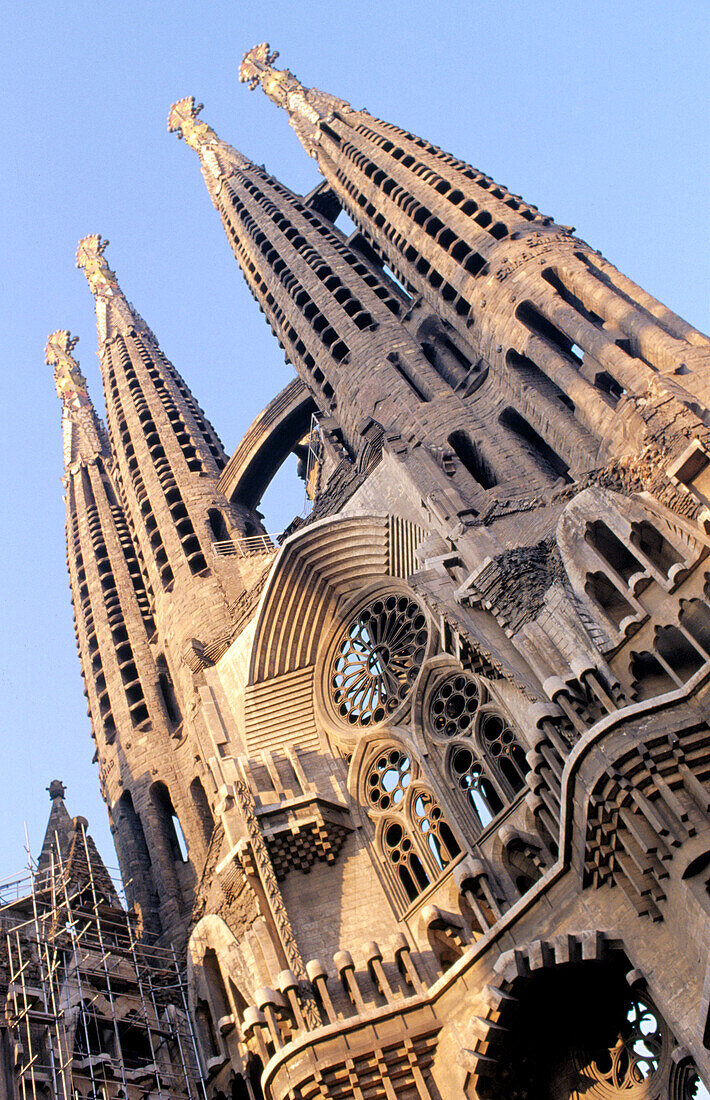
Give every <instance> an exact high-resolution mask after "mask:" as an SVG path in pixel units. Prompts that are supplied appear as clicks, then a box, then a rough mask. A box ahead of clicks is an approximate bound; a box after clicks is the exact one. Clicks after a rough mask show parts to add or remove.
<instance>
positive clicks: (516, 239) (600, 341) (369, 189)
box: [240, 44, 710, 462]
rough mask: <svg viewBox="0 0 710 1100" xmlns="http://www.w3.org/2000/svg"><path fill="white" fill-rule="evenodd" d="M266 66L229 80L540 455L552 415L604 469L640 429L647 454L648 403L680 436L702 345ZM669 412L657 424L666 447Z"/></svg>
mask: <svg viewBox="0 0 710 1100" xmlns="http://www.w3.org/2000/svg"><path fill="white" fill-rule="evenodd" d="M276 56H277V55H276V54H274V53H273V52H271V51H270V49H269V47H268V45H267V44H262V45H260V46H257V47H255V48H254V49H253V50H250V51H249V52H248V53H247V54H246V55H245V58H244V60H243V62H242V66H241V69H240V79H241V80H243V81H246V82H248V83H249V84H250V85H251V86H252V87H255V86H256V85H257V84H260V85H261V87H262V88H263V90H264V91H265V92H266V94H267V95H268V96H269V98H270V99H271V100H272V101H273V102H274V103H276V104H277V105H278V106H280V107H283V108H284V109H285V110H286V111H287V112H288V113H289V118H290V121H291V124H292V126H293V127H294V129H295V130H296V132H297V133H298V135H299V138H300V139H301V141H302V142H303V144H304V146H305V147H306V149H307V151H308V153H309V154H310V155H312V156H315V157H316V159H317V160H318V165H319V167H320V170H321V172H322V173H323V175H324V176H325V178H326V180H327V181H328V184H329V185H330V188H331V189H332V191H333V193H334V195H335V197H336V199H337V200H338V202H339V203H340V204H341V205H342V207H343V208H344V209H345V210H346V211H347V213H348V214H349V215H350V217H351V218H352V220H353V221H354V222H355V224H356V225H357V226H358V228H359V229H360V230H361V232H362V233H363V235H364V236H365V237H366V239H367V240H368V241H369V243H370V244H371V245H372V247H374V249H375V250H376V252H377V253H378V254H379V255H380V256H381V257H382V259H383V260H384V261H385V262H386V263H387V264H388V265H389V266H390V267H391V269H392V270H393V271H394V272H395V274H396V275H397V276H398V278H399V279H400V280H401V281H402V282H403V283H404V285H405V286H406V287H408V288H409V289H410V290H411V292H412V293H413V294H415V295H420V296H421V298H422V299H423V301H425V302H426V303H427V304H428V305H429V306H430V307H431V308H432V309H433V310H434V311H435V312H436V313H437V314H438V315H439V316H440V317H441V318H442V319H443V320H444V321H445V322H446V323H447V324H448V325H450V326H451V328H452V329H453V330H455V331H456V332H457V333H458V334H459V336H460V338H461V340H463V341H465V343H466V345H467V346H468V347H469V349H470V353H471V355H472V356H473V357H481V358H482V359H483V360H484V361H485V362H486V363H487V365H488V367H489V369H490V371H491V372H492V373H493V374H494V375H496V376H497V377H498V379H499V382H500V385H501V386H502V387H505V388H506V389H507V390H508V392H509V393H510V394H511V396H512V397H513V398H514V402H515V406H516V409H517V411H518V415H521V409H522V408H523V407H524V406H526V407H527V411H526V412H525V413H524V414H522V415H524V416H525V419H526V420H528V421H529V426H530V428H532V429H533V430H534V431H535V432H536V433H537V434H538V435H539V436H540V437H541V438H543V439H544V441H545V443H546V444H547V445H549V446H551V447H552V448H553V449H555V450H557V451H560V450H563V449H564V446H565V431H566V420H567V418H566V417H565V415H564V413H563V412H562V411H561V406H562V405H563V404H564V403H566V404H567V405H571V406H572V407H573V409H574V415H575V419H576V420H577V421H578V423H579V424H580V425H581V426H582V427H583V428H584V429H585V430H587V431H589V432H591V433H592V434H593V435H594V436H595V437H596V438H597V439H598V440H599V443H600V455H599V458H600V461H602V462H603V461H605V460H606V459H608V458H613V457H618V456H619V455H620V454H624V453H625V452H626V450H627V448H628V444H629V440H630V439H633V440H635V442H637V443H640V442H641V441H642V440H644V439H648V427H647V424H648V421H649V418H653V419H654V428H653V438H654V442H657V441H658V438H660V437H659V436H658V433H657V431H656V424H658V423H660V421H659V418H658V417H657V416H656V412H655V410H656V407H657V404H658V400H657V397H658V393H659V391H662V392H663V393H664V397H663V401H664V402H665V400H666V398H667V396H668V395H672V396H673V397H674V398H675V399H677V401H678V402H679V403H680V404H682V405H684V406H685V411H684V412H683V414H682V415H683V419H684V421H685V428H684V430H685V431H692V427H691V422H692V420H693V417H694V416H695V409H696V408H697V404H698V400H699V401H700V402H701V404H702V406H703V409H704V410H705V412H704V415H705V416H707V415H708V413H710V386H709V383H708V381H707V379H708V376H709V372H708V364H709V363H710V341H708V338H707V337H705V336H704V335H703V334H702V333H699V332H698V331H697V330H696V329H694V328H693V327H692V326H691V325H689V324H688V323H687V322H685V321H683V320H682V319H681V318H680V317H678V316H677V315H676V314H674V313H672V312H671V310H669V309H667V308H666V307H665V306H664V305H662V303H660V302H658V301H657V300H656V299H654V298H652V297H651V295H649V294H647V293H646V292H645V291H643V290H642V289H641V288H640V287H638V286H636V284H634V283H633V282H632V281H631V280H630V279H628V278H626V277H625V276H624V275H622V274H621V272H619V271H617V269H616V268H614V267H613V266H612V265H611V264H610V263H608V262H607V261H606V260H605V259H604V258H603V257H602V256H600V255H599V253H597V252H595V251H594V250H593V249H591V248H590V247H589V246H588V245H587V244H585V243H584V241H581V240H579V239H578V238H576V237H575V236H574V235H573V233H574V231H573V229H571V228H570V227H569V226H562V225H556V224H555V223H554V221H553V220H552V218H550V217H547V216H544V215H542V214H541V213H540V212H539V210H538V209H537V208H536V207H535V206H533V205H532V204H530V203H527V202H526V201H525V200H524V199H522V198H521V197H520V195H515V194H513V193H511V192H510V191H509V190H508V189H507V188H506V187H505V186H503V185H501V184H498V183H496V182H495V181H494V180H492V179H491V178H490V177H489V176H487V175H485V174H484V173H483V172H480V171H478V170H477V169H475V168H473V167H471V165H469V164H467V163H466V162H464V161H462V160H459V159H457V158H456V157H453V156H451V154H449V153H446V152H445V151H444V150H442V149H440V148H438V147H437V146H436V145H433V144H432V143H430V142H428V141H426V140H425V139H422V138H419V137H417V136H416V135H414V134H411V133H409V132H408V131H406V130H403V129H401V128H399V127H397V126H394V125H392V124H391V123H389V122H383V121H381V120H379V119H377V118H374V117H373V116H372V115H370V114H368V113H367V112H366V111H356V110H353V109H352V108H351V107H349V106H348V105H347V104H342V103H341V102H340V101H334V100H332V98H331V97H324V94H323V93H322V92H318V91H317V90H315V89H305V88H303V86H302V85H301V84H300V83H299V82H298V81H297V80H296V79H295V77H293V76H292V74H291V73H289V72H288V71H279V70H275V69H274V68H273V62H274V60H275V58H276ZM336 102H337V106H336V105H335V104H336ZM659 374H660V375H662V376H664V377H663V378H662V379H661V380H659V377H658V375H659ZM677 374H682V375H683V376H684V377H683V378H682V380H679V379H678V378H675V377H673V376H674V375H677ZM543 392H544V393H545V395H546V396H547V397H549V398H550V399H551V400H552V406H554V404H555V402H556V403H557V406H558V407H557V410H556V411H555V410H554V409H553V407H552V406H551V405H550V404H549V403H548V402H546V401H544V400H541V399H540V397H539V396H535V394H536V393H537V394H538V395H539V394H542V393H543ZM531 397H532V398H533V399H532V401H531V400H530V398H531ZM650 410H651V411H650ZM678 411H679V409H678V406H677V405H676V411H674V412H673V414H671V416H670V419H669V420H666V418H665V417H661V418H660V419H663V420H664V426H663V429H662V431H663V433H664V434H665V431H666V427H667V425H668V423H669V422H672V421H673V420H674V419H675V418H676V416H677V412H678ZM552 413H554V415H551V414H552ZM644 421H645V422H646V423H645V424H644Z"/></svg>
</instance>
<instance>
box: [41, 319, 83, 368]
mask: <svg viewBox="0 0 710 1100" xmlns="http://www.w3.org/2000/svg"><path fill="white" fill-rule="evenodd" d="M78 343H79V337H78V336H72V334H71V333H70V332H69V331H68V330H67V329H65V328H59V329H57V331H56V332H51V333H50V334H49V336H48V337H47V345H46V347H45V349H44V359H45V362H46V364H47V366H48V367H55V366H57V364H58V363H60V362H62V361H63V360H64V359H68V358H71V353H72V352H73V350H74V348H75V347H76V345H77V344H78Z"/></svg>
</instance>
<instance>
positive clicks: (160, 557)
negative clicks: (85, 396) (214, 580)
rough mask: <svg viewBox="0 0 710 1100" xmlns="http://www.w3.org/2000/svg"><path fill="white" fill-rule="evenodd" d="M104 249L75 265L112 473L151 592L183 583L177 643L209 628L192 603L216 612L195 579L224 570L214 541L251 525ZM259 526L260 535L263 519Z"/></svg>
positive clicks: (212, 443)
mask: <svg viewBox="0 0 710 1100" xmlns="http://www.w3.org/2000/svg"><path fill="white" fill-rule="evenodd" d="M107 243H108V242H107V241H105V240H104V239H103V238H102V237H100V236H98V235H94V236H89V237H85V238H84V239H83V240H82V241H80V243H79V248H78V251H77V265H78V266H79V267H81V268H83V270H84V273H85V275H86V278H87V281H88V283H89V287H90V288H91V291H92V293H93V295H94V297H95V299H96V315H97V322H98V331H99V357H100V362H101V371H102V374H103V379H104V390H105V396H106V410H107V420H108V431H109V436H110V439H111V443H112V447H113V451H114V454H115V458H116V463H115V471H114V473H115V477H116V479H117V482H118V484H119V486H120V491H121V494H122V497H123V499H124V500H125V504H126V510H127V513H128V515H129V518H130V522H131V526H132V528H133V530H134V531H135V533H136V539H137V542H138V545H139V547H140V550H141V554H142V557H143V560H144V561H145V563H146V568H147V571H148V576H149V578H150V583H151V585H152V586H153V589H154V591H155V592H156V593H160V592H170V591H172V589H173V586H174V585H175V584H176V583H178V582H179V583H180V585H181V591H180V595H181V598H182V601H183V602H182V605H181V627H180V629H179V630H178V631H177V633H175V631H174V630H171V631H169V633H170V634H171V636H173V637H175V638H177V639H180V638H182V636H183V635H184V636H185V637H186V638H187V637H189V636H191V635H197V636H198V637H199V636H200V635H201V634H203V633H204V629H205V628H204V626H203V625H199V626H198V625H197V624H196V623H195V622H192V623H190V621H189V616H188V615H187V614H186V608H187V605H189V604H190V603H191V602H192V603H194V611H195V614H196V615H197V616H198V617H200V618H202V619H209V613H208V611H207V609H206V607H205V593H204V592H203V593H202V594H201V595H200V596H199V597H198V593H197V588H198V587H199V584H196V583H193V579H194V578H196V577H198V576H199V577H202V578H207V577H208V576H209V575H210V574H211V573H213V572H215V571H217V572H219V571H220V568H221V565H220V563H217V562H215V561H213V560H212V553H211V545H212V541H213V540H214V539H215V538H220V537H221V538H228V537H231V536H232V535H233V534H234V535H236V537H240V536H241V535H243V533H244V526H245V520H244V517H243V516H242V515H241V513H240V512H239V510H237V509H235V508H233V507H232V506H231V505H230V504H229V502H228V501H226V499H224V498H223V497H222V496H221V494H220V493H219V491H218V490H217V481H218V479H219V475H220V473H221V470H222V469H223V468H224V466H225V464H226V456H225V454H224V450H223V448H222V444H221V443H220V440H219V438H218V436H217V434H216V432H215V431H214V429H213V427H212V425H211V424H210V423H209V422H208V421H207V419H206V417H205V415H204V413H203V412H202V409H201V408H200V407H199V405H198V404H197V402H196V400H195V398H194V397H193V395H192V394H191V392H190V390H189V389H188V387H187V385H186V383H185V382H184V380H183V379H182V378H181V377H180V375H179V374H178V372H177V371H176V370H175V368H174V367H173V365H172V364H171V363H170V362H168V360H167V359H166V357H165V355H164V354H163V353H162V351H161V349H160V347H159V345H158V342H157V340H156V338H155V336H154V335H153V333H152V332H151V330H150V329H149V328H148V326H147V325H146V323H145V322H144V321H143V319H142V318H141V317H140V316H139V314H138V313H137V312H136V310H135V309H134V308H133V306H132V305H131V304H130V303H129V302H128V300H127V299H126V297H125V295H124V294H123V292H122V290H121V288H120V287H119V284H118V280H117V278H116V275H115V273H114V272H113V271H112V270H111V268H110V267H109V266H108V263H107V261H106V257H105V255H104V253H105V250H106V246H107ZM217 511H218V512H219V513H220V517H221V518H220V522H219V524H218V525H217V526H218V531H219V534H215V533H214V531H213V529H212V528H211V527H210V516H213V515H215V514H216V512H217ZM249 518H250V519H251V518H252V517H249ZM252 524H253V526H255V527H256V528H257V529H258V519H255V520H252ZM225 572H229V577H228V578H227V581H226V583H227V586H228V588H231V589H232V590H233V592H232V595H233V596H236V595H237V594H238V592H239V591H241V586H240V581H239V575H238V573H237V572H236V571H235V570H233V569H232V570H231V571H227V570H225ZM237 589H238V591H237ZM213 595H214V597H215V600H216V604H215V606H214V607H213V608H211V609H210V610H211V616H212V617H211V620H210V621H211V622H212V624H213V628H216V629H220V624H221V630H222V633H224V632H226V631H227V630H228V623H229V612H228V608H227V600H226V598H225V592H224V588H223V586H220V585H219V584H217V585H216V586H215V587H214V593H213ZM193 597H194V599H193ZM185 600H187V603H186V602H185ZM161 607H162V604H161ZM159 612H160V609H159ZM166 629H167V628H166ZM176 656H177V655H176Z"/></svg>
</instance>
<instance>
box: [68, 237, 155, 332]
mask: <svg viewBox="0 0 710 1100" xmlns="http://www.w3.org/2000/svg"><path fill="white" fill-rule="evenodd" d="M108 244H109V242H108V241H107V240H106V239H105V238H104V237H102V236H101V235H100V234H99V233H93V234H91V235H90V236H88V237H82V239H81V240H80V241H79V246H78V248H77V250H76V266H77V267H80V268H82V270H83V272H84V274H85V275H86V279H87V282H88V284H89V289H90V290H91V293H92V294H93V295H94V297H95V299H96V318H97V323H98V330H99V341H100V342H104V341H106V340H108V339H110V338H111V336H113V335H115V333H116V332H126V331H128V330H130V329H136V330H140V331H141V333H142V334H143V335H144V336H146V337H148V338H149V339H151V340H153V341H154V342H156V343H157V341H156V340H155V336H154V335H153V333H152V332H151V330H150V328H149V327H148V325H147V324H146V323H145V321H144V320H143V318H142V317H141V316H140V315H139V314H138V313H137V312H136V311H135V309H134V308H133V306H132V305H131V303H130V302H129V301H128V300H127V298H126V296H125V294H124V293H123V291H122V290H121V288H120V286H119V285H118V279H117V277H116V273H115V271H112V270H111V268H110V267H109V266H108V262H107V261H106V259H105V258H104V252H105V251H106V248H107V247H108Z"/></svg>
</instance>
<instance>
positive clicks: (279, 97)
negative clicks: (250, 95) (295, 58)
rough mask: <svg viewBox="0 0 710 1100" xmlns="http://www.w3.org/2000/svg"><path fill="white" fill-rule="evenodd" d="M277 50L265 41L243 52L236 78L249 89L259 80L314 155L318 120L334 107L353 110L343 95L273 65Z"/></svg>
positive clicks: (318, 125)
mask: <svg viewBox="0 0 710 1100" xmlns="http://www.w3.org/2000/svg"><path fill="white" fill-rule="evenodd" d="M278 56H279V54H278V51H276V50H272V49H271V47H270V46H269V43H268V42H260V43H259V45H257V46H253V47H252V48H251V49H250V50H247V52H246V53H245V54H244V57H243V58H242V62H241V65H240V66H239V79H240V81H241V82H242V83H243V84H248V85H249V87H250V88H251V89H252V91H253V90H254V89H255V88H256V87H257V85H258V84H261V87H262V89H263V91H264V92H265V94H266V95H267V96H268V97H269V99H270V100H271V101H272V102H273V103H275V104H276V106H277V107H283V108H284V110H285V111H287V112H288V115H289V120H290V123H291V126H292V127H293V129H294V130H295V131H296V134H297V135H298V139H299V141H300V142H301V144H302V145H303V147H304V149H305V150H306V152H307V153H308V155H309V156H311V157H315V156H316V147H317V146H318V145H319V144H320V130H319V127H320V124H321V123H322V122H327V121H328V120H329V119H330V118H332V116H333V112H334V111H352V107H351V106H350V104H349V103H347V102H346V101H345V100H344V99H338V97H337V96H334V95H330V93H328V92H322V91H321V90H320V89H319V88H306V87H304V85H303V84H301V82H300V80H298V78H297V77H295V76H294V75H293V73H292V72H290V70H289V69H274V68H273V64H274V61H276V59H277V58H278Z"/></svg>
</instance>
